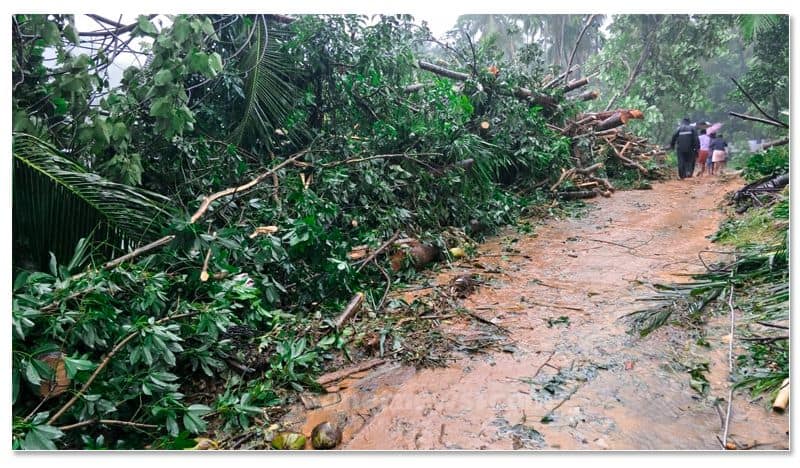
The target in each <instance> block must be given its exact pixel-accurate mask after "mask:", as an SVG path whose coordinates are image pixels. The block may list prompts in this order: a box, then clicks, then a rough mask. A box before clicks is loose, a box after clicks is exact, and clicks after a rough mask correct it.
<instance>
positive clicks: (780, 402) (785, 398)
mask: <svg viewBox="0 0 800 468" xmlns="http://www.w3.org/2000/svg"><path fill="white" fill-rule="evenodd" d="M788 406H789V379H784V380H783V383H782V384H781V389H780V391H779V392H778V396H776V397H775V402H774V403H772V411H775V412H777V413H783V412H784V411H786V408H787V407H788Z"/></svg>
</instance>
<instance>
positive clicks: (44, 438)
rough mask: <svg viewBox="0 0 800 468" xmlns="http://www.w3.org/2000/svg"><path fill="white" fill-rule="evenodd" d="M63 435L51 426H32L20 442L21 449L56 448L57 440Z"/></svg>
mask: <svg viewBox="0 0 800 468" xmlns="http://www.w3.org/2000/svg"><path fill="white" fill-rule="evenodd" d="M63 436H64V433H63V432H61V431H60V430H59V429H57V428H55V427H53V426H46V425H42V426H34V427H33V428H32V429H31V430H30V431H29V432H28V433H27V434H26V435H25V440H24V441H23V442H22V449H23V450H56V444H55V443H53V440H57V439H59V438H61V437H63Z"/></svg>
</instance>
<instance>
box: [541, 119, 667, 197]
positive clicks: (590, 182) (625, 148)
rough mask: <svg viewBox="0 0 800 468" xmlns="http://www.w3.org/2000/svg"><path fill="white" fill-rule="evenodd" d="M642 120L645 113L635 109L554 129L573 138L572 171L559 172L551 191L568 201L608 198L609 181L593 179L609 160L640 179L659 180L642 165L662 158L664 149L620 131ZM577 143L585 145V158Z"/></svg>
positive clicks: (655, 174)
mask: <svg viewBox="0 0 800 468" xmlns="http://www.w3.org/2000/svg"><path fill="white" fill-rule="evenodd" d="M643 117H644V113H642V111H640V110H637V109H616V110H611V111H603V112H585V113H582V114H578V115H577V116H576V117H575V118H574V119H567V121H566V125H565V126H564V127H563V128H558V127H555V128H554V129H555V130H558V131H559V132H561V134H562V135H566V136H569V137H570V138H572V140H573V161H574V163H575V167H573V168H572V169H569V170H565V171H562V173H561V177H559V179H558V180H557V181H556V182H555V183H554V184H553V185H552V186H551V187H550V191H551V192H554V193H556V195H557V196H558V197H559V198H562V199H567V200H574V199H580V198H593V197H596V196H597V195H602V196H604V197H609V196H611V193H612V192H614V186H613V185H612V184H611V182H610V181H609V180H608V178H606V177H599V176H598V175H596V172H597V171H599V170H600V169H602V168H604V167H605V166H606V165H608V164H609V163H610V162H611V161H610V160H613V161H615V162H616V163H617V164H620V165H622V166H623V167H625V168H629V169H635V170H636V171H637V172H638V173H639V175H640V176H642V177H646V178H657V177H659V176H660V174H659V173H658V172H657V171H652V170H650V169H648V168H647V167H645V164H646V163H649V162H652V161H656V160H657V158H658V157H663V156H664V155H665V154H666V152H665V151H664V149H663V148H661V147H660V146H658V145H654V144H652V143H650V142H649V141H648V140H647V138H642V137H639V136H637V135H634V134H632V133H630V132H626V131H624V130H623V129H622V126H623V125H625V124H626V123H627V122H628V121H630V120H632V119H642V118H643ZM578 142H584V145H583V146H584V147H588V150H589V151H588V155H587V154H586V153H587V152H586V151H585V150H584V151H581V149H580V146H579V145H578V144H577V143H578ZM587 163H589V165H586V164H587ZM612 164H613V163H612ZM566 182H571V187H570V188H568V189H564V188H563V186H564V185H565V183H566Z"/></svg>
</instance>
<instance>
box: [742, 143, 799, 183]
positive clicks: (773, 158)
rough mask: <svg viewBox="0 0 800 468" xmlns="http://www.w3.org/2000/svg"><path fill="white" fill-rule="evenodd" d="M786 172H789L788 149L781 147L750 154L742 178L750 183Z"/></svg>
mask: <svg viewBox="0 0 800 468" xmlns="http://www.w3.org/2000/svg"><path fill="white" fill-rule="evenodd" d="M787 172H789V148H787V147H785V146H781V147H773V148H769V149H767V150H766V151H763V152H759V153H753V154H751V155H750V156H749V157H748V158H747V162H746V165H745V168H744V171H743V172H742V176H743V177H744V178H745V179H746V180H747V181H750V182H752V181H755V180H757V179H760V178H762V177H765V176H769V175H775V174H785V173H787Z"/></svg>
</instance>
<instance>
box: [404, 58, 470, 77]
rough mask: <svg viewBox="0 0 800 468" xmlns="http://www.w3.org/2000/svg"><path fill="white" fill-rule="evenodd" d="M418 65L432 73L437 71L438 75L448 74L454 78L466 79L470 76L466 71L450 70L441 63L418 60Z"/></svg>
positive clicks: (447, 75)
mask: <svg viewBox="0 0 800 468" xmlns="http://www.w3.org/2000/svg"><path fill="white" fill-rule="evenodd" d="M417 65H419V68H421V69H423V70H427V71H429V72H431V73H436V74H437V75H441V76H446V77H447V78H452V79H454V80H458V81H466V80H467V78H469V75H468V74H466V73H461V72H457V71H453V70H448V69H447V68H444V67H440V66H439V65H434V64H432V63H430V62H425V61H423V60H419V61H417Z"/></svg>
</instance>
